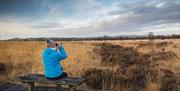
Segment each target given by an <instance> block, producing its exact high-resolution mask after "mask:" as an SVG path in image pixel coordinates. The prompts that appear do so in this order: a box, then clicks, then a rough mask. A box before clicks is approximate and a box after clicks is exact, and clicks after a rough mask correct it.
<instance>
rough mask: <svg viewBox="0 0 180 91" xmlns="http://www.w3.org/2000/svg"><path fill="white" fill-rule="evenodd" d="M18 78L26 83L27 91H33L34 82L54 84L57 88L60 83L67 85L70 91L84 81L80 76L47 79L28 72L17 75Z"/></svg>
mask: <svg viewBox="0 0 180 91" xmlns="http://www.w3.org/2000/svg"><path fill="white" fill-rule="evenodd" d="M18 80H19V81H21V82H23V83H27V84H28V91H33V88H34V83H43V84H56V85H57V89H58V87H61V86H62V85H67V86H68V87H69V88H70V89H71V91H74V90H75V88H76V87H77V86H79V85H81V84H82V83H83V82H84V79H82V78H81V77H64V78H62V79H55V80H54V79H53V80H50V79H47V78H46V77H45V76H44V75H42V74H28V75H24V76H20V77H18Z"/></svg>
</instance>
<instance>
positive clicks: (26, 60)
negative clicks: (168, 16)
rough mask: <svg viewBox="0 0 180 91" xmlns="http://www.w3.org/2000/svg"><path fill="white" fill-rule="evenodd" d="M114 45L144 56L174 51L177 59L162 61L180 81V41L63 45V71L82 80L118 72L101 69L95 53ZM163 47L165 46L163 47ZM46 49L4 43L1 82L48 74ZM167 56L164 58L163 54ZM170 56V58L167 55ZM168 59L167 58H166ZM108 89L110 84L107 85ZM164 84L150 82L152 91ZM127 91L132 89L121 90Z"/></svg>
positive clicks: (0, 54) (37, 43)
mask: <svg viewBox="0 0 180 91" xmlns="http://www.w3.org/2000/svg"><path fill="white" fill-rule="evenodd" d="M103 42H106V43H111V44H113V45H121V46H124V47H133V48H135V49H137V50H138V52H141V53H149V52H152V53H157V54H158V52H159V51H171V52H173V53H175V54H176V55H177V57H175V58H170V59H168V57H167V58H166V59H161V60H166V61H158V62H159V65H160V66H161V68H164V69H166V68H168V69H170V70H172V71H173V72H174V73H175V74H176V75H177V76H178V77H179V74H180V72H179V71H180V41H179V40H154V41H153V44H152V42H149V41H148V40H122V41H120V40H116V41H109V40H108V41H63V44H64V47H65V49H66V50H67V53H68V58H67V59H66V60H64V61H62V62H61V63H62V65H63V69H64V70H65V71H66V72H67V73H68V74H69V75H70V76H82V74H83V73H84V72H86V71H87V70H89V69H91V68H92V69H94V68H97V69H116V66H112V67H105V66H102V65H101V58H100V57H96V55H94V53H93V48H95V47H96V46H97V45H98V44H100V43H103ZM159 43H161V44H159ZM44 48H46V44H45V42H43V41H41V42H40V41H1V42H0V66H1V67H0V73H1V74H0V82H1V83H4V82H7V81H12V80H14V79H15V78H16V77H17V76H19V75H23V74H28V73H42V74H43V71H44V68H43V61H42V57H41V56H42V52H43V50H44ZM162 55H164V54H162ZM165 56H166V55H165ZM165 56H164V57H165ZM104 84H105V85H107V84H108V83H104ZM161 84H162V83H153V82H149V83H148V84H147V90H148V91H160V88H161ZM121 89H124V91H125V89H126V91H130V90H132V89H131V88H121Z"/></svg>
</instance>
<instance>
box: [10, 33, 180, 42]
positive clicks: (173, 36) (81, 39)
mask: <svg viewBox="0 0 180 91" xmlns="http://www.w3.org/2000/svg"><path fill="white" fill-rule="evenodd" d="M45 39H46V38H43V37H42V38H24V39H23V38H14V39H9V40H8V41H44V40H45ZM50 39H53V40H55V41H83V40H143V39H149V40H153V39H180V35H177V34H173V35H153V33H151V32H150V33H149V34H148V36H138V35H137V36H136V37H128V36H127V37H125V36H123V37H122V36H118V37H117V36H116V37H115V36H102V37H87V38H84V37H82V38H76V37H72V38H53V37H51V38H50Z"/></svg>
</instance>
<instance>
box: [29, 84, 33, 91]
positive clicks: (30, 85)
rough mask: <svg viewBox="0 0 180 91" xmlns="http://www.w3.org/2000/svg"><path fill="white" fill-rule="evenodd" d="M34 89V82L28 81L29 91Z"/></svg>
mask: <svg viewBox="0 0 180 91" xmlns="http://www.w3.org/2000/svg"><path fill="white" fill-rule="evenodd" d="M33 89H34V83H33V82H31V83H28V91H33Z"/></svg>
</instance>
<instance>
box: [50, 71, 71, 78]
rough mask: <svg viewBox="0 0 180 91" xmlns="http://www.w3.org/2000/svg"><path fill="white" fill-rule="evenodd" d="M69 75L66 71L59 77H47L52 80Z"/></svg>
mask: <svg viewBox="0 0 180 91" xmlns="http://www.w3.org/2000/svg"><path fill="white" fill-rule="evenodd" d="M67 76H68V74H67V73H66V72H63V73H62V74H61V75H60V76H58V77H55V78H49V77H47V79H51V80H53V79H54V80H56V79H62V78H64V77H67Z"/></svg>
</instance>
